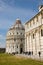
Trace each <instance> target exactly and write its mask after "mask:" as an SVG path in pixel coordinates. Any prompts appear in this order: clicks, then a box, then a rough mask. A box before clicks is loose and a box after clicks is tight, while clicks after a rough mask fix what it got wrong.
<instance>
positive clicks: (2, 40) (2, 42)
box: [0, 34, 6, 48]
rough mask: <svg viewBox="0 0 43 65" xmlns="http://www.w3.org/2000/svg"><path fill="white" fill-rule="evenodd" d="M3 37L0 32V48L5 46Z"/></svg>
mask: <svg viewBox="0 0 43 65" xmlns="http://www.w3.org/2000/svg"><path fill="white" fill-rule="evenodd" d="M5 44H6V43H5V37H4V36H3V35H1V34H0V48H3V47H5Z"/></svg>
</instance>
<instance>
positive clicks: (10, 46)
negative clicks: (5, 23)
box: [6, 19, 25, 53]
mask: <svg viewBox="0 0 43 65" xmlns="http://www.w3.org/2000/svg"><path fill="white" fill-rule="evenodd" d="M24 44H25V28H24V26H23V25H22V23H21V20H19V19H17V20H16V22H15V24H14V25H13V26H12V27H11V28H10V29H9V30H8V32H7V35H6V53H22V52H23V51H24V46H25V45H24Z"/></svg>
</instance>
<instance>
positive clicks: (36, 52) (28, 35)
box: [25, 5, 43, 57]
mask: <svg viewBox="0 0 43 65" xmlns="http://www.w3.org/2000/svg"><path fill="white" fill-rule="evenodd" d="M25 52H29V53H30V55H32V56H37V57H38V56H41V57H43V5H41V6H39V12H38V13H37V14H36V15H35V16H34V17H33V18H31V19H30V20H29V21H27V22H26V23H25Z"/></svg>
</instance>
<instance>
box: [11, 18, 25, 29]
mask: <svg viewBox="0 0 43 65" xmlns="http://www.w3.org/2000/svg"><path fill="white" fill-rule="evenodd" d="M10 29H23V30H25V28H24V26H23V25H22V23H21V20H20V19H16V22H15V24H14V25H13V27H11V28H10Z"/></svg>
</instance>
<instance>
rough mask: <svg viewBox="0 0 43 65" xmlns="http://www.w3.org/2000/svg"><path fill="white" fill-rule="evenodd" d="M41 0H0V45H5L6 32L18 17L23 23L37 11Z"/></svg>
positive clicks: (41, 2)
mask: <svg viewBox="0 0 43 65" xmlns="http://www.w3.org/2000/svg"><path fill="white" fill-rule="evenodd" d="M40 4H43V0H0V47H6V33H7V31H8V29H9V28H10V27H11V26H12V25H13V24H14V23H15V21H16V19H17V18H19V19H20V20H21V22H22V23H23V24H25V22H27V21H28V20H29V19H31V18H32V17H33V16H34V15H35V14H36V13H38V6H39V5H40Z"/></svg>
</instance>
